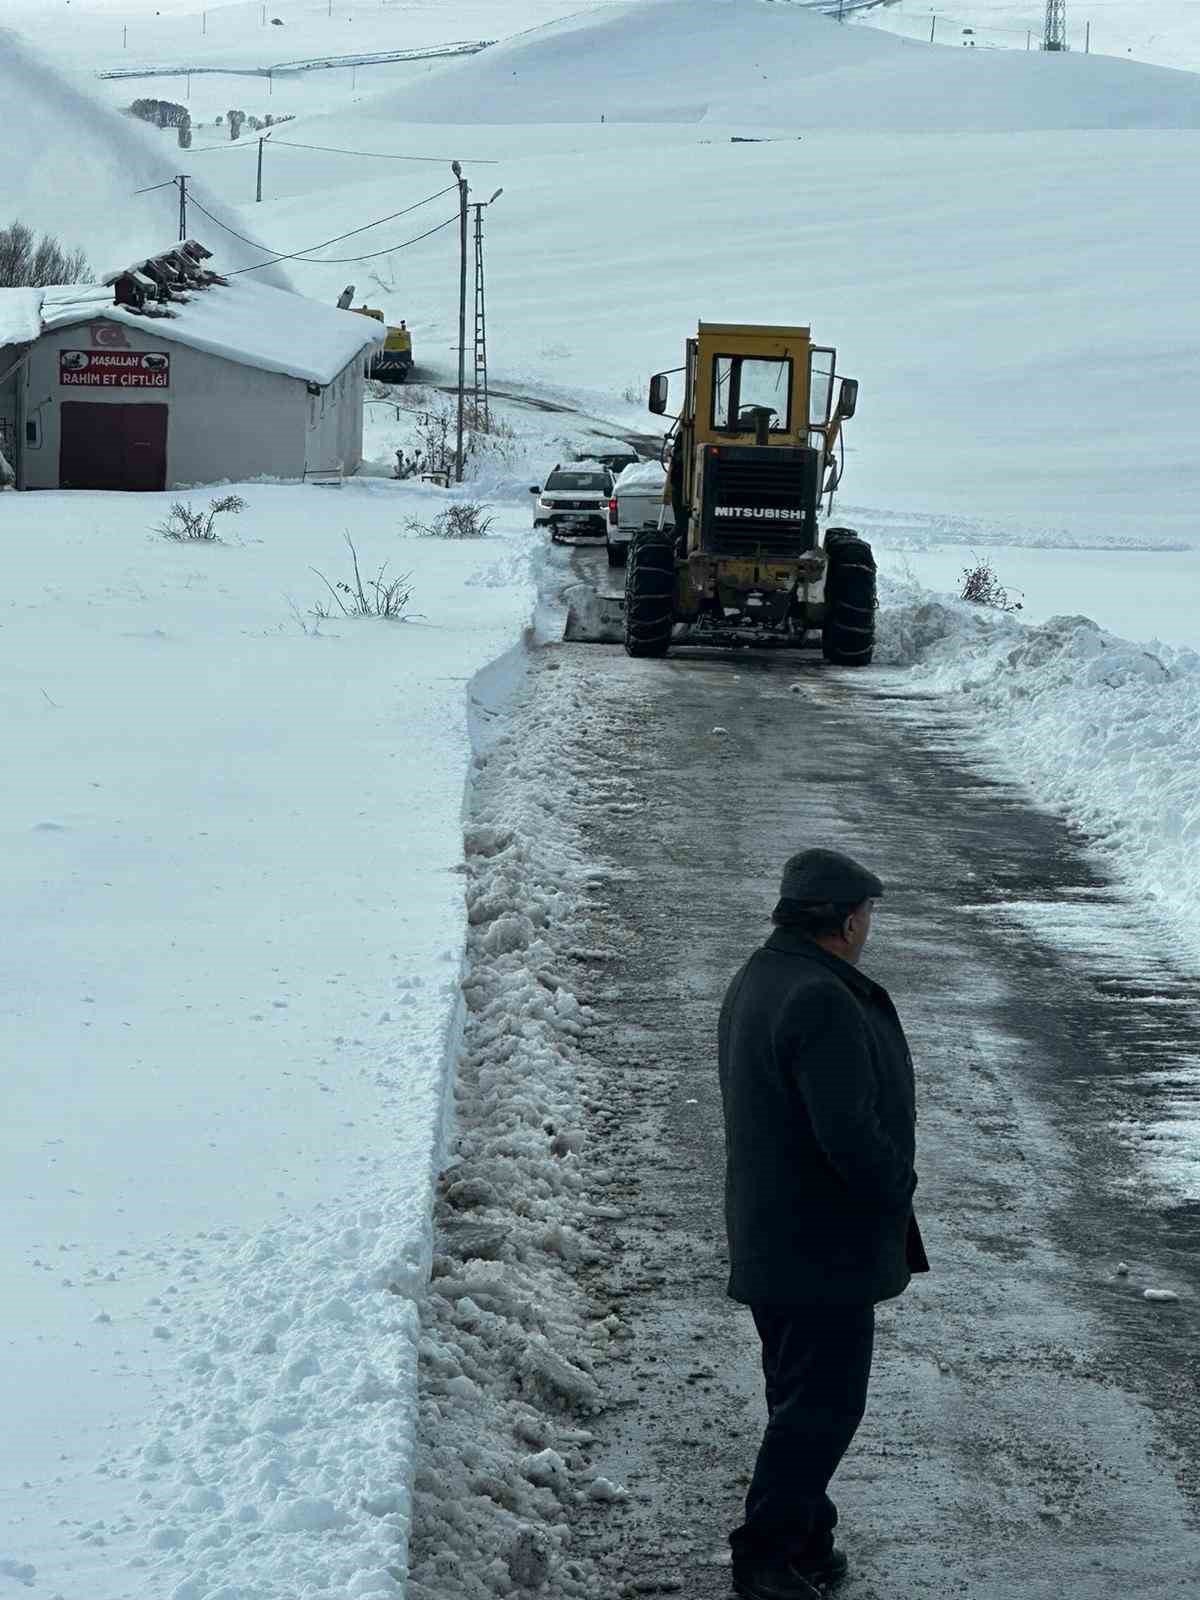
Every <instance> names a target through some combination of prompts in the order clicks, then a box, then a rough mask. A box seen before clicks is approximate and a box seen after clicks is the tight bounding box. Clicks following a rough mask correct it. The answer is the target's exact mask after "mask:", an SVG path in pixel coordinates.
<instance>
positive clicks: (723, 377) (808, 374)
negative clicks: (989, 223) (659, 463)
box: [566, 322, 876, 666]
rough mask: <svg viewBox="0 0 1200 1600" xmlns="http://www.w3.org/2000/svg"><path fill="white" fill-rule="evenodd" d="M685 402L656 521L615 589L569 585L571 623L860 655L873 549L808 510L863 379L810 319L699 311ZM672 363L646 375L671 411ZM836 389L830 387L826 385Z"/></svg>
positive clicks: (655, 399) (665, 638)
mask: <svg viewBox="0 0 1200 1600" xmlns="http://www.w3.org/2000/svg"><path fill="white" fill-rule="evenodd" d="M675 370H676V372H679V373H682V375H683V383H682V389H683V394H682V401H681V404H680V408H679V415H678V420H677V422H676V424H675V427H674V429H673V430H672V434H671V435H670V436H669V439H668V442H669V443H670V447H671V455H670V467H669V471H668V475H667V483H666V487H665V488H664V491H663V500H664V504H663V508H662V511H661V513H660V515H659V517H658V521H657V526H645V527H642V528H640V529H638V530H636V531H635V532H634V534H633V537H632V539H631V541H630V546H629V555H628V560H627V564H626V572H625V594H624V598H623V599H621V600H616V599H605V598H603V597H601V596H599V595H596V594H592V595H590V596H587V595H583V594H580V593H576V594H574V595H573V596H572V603H571V611H570V614H569V616H568V619H567V631H566V637H567V638H568V639H580V640H584V641H588V642H606V643H607V642H623V643H624V645H625V649H626V650H627V651H628V653H629V654H630V655H631V656H664V655H666V653H667V651H668V649H669V648H670V646H671V644H672V643H673V642H674V643H678V644H712V645H733V646H737V645H768V646H769V645H776V646H778V645H783V646H791V647H793V648H795V647H797V646H806V645H819V646H820V648H821V649H822V650H823V652H824V655H825V659H826V660H827V661H831V662H836V663H838V664H840V665H843V666H866V665H867V664H868V663H869V662H870V660H871V654H872V651H873V649H874V643H875V604H876V602H875V561H874V557H873V556H872V554H871V548H870V546H869V545H868V544H867V543H866V542H865V541H864V540H862V539H860V538H859V536H858V535H857V533H855V532H854V530H853V529H850V528H826V529H825V530H824V533H823V534H822V532H821V530H820V527H819V525H818V514H819V512H820V509H821V504H822V501H823V500H825V498H826V496H828V500H829V504H830V505H831V504H832V499H833V491H834V489H835V488H836V486H837V484H838V481H839V479H840V476H841V467H840V460H841V448H840V446H841V429H842V424H843V423H844V422H846V421H847V420H848V419H849V418H850V417H852V416H853V415H854V409H855V404H856V401H857V398H858V384H857V383H856V382H855V380H854V379H852V378H841V379H839V378H838V376H837V371H836V352H835V351H834V350H832V349H830V348H828V347H826V346H821V345H814V344H813V342H812V336H811V334H810V331H809V329H808V328H782V327H764V326H753V325H744V324H733V323H716V322H702V323H701V324H700V326H699V331H698V333H697V335H696V337H695V338H694V339H689V340H688V341H687V358H686V364H685V366H683V367H682V368H677V369H675ZM671 376H672V374H671V373H667V372H660V373H658V374H656V375H655V377H653V378H652V379H651V380H650V394H649V402H648V403H649V408H650V410H651V411H653V412H656V413H658V414H659V415H662V414H663V413H664V412H665V411H666V410H667V401H668V397H669V392H670V379H671ZM835 391H836V397H835Z"/></svg>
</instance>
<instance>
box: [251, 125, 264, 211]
mask: <svg viewBox="0 0 1200 1600" xmlns="http://www.w3.org/2000/svg"><path fill="white" fill-rule="evenodd" d="M264 143H265V141H264V140H262V139H260V140H259V141H258V184H257V187H256V188H255V191H254V198H255V200H260V201H261V199H262V152H263V144H264Z"/></svg>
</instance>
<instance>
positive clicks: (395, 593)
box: [309, 534, 412, 622]
mask: <svg viewBox="0 0 1200 1600" xmlns="http://www.w3.org/2000/svg"><path fill="white" fill-rule="evenodd" d="M346 543H347V544H348V545H349V546H350V559H351V561H352V563H353V566H354V581H353V582H352V583H351V582H347V581H345V580H343V579H339V581H338V582H337V583H330V581H329V579H328V578H327V577H326V576H325V574H324V573H323V572H319V571H317V568H316V567H311V568H310V569H309V570H310V571H311V572H316V574H317V577H318V578H320V580H321V582H322V583H323V584H324V585H325V587H326V588H327V589H328V590H329V593H330V594H331V595H332V596H333V599H334V601H335V603H336V604H337V607H338V609H339V610H340V611H341V613H342V615H343V616H344V617H386V618H387V619H388V620H389V621H392V622H403V621H405V620H406V619H405V615H404V614H405V612H406V611H407V610H408V603H409V601H410V600H411V599H412V574H411V573H408V572H406V573H402V574H401V575H400V576H399V577H397V578H388V577H387V565H388V564H387V562H386V561H385V562H384V563H383V565H382V566H381V567H380V569H379V571H378V572H377V573H376V574H375V576H374V577H373V578H368V579H366V581H365V582H364V580H363V576H362V572H361V571H360V569H359V565H358V551H357V550H356V549H355V548H354V541H353V539H351V537H350V535H349V534H347V535H346ZM312 614H313V616H314V617H330V616H332V615H333V613H332V612H331V611H330V610H329V608H328V606H324V605H321V604H320V603H318V604H317V605H315V606H314V607H313V610H312Z"/></svg>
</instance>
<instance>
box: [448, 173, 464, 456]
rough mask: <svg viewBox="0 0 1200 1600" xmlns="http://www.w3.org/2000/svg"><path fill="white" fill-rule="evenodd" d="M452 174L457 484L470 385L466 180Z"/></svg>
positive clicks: (459, 174) (455, 454) (457, 174)
mask: <svg viewBox="0 0 1200 1600" xmlns="http://www.w3.org/2000/svg"><path fill="white" fill-rule="evenodd" d="M450 171H451V172H452V173H453V174H454V181H455V182H456V183H457V184H458V240H459V273H458V431H457V433H456V435H455V446H454V481H455V483H461V482H462V475H463V398H464V390H465V388H466V381H467V180H466V179H465V178H464V177H463V175H462V168H461V167H460V166H459V164H458V162H457V161H452V162H451V163H450Z"/></svg>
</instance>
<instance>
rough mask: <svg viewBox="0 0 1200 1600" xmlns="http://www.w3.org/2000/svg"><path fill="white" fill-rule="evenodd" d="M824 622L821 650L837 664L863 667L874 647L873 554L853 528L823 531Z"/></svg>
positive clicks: (868, 663)
mask: <svg viewBox="0 0 1200 1600" xmlns="http://www.w3.org/2000/svg"><path fill="white" fill-rule="evenodd" d="M825 553H826V555H827V556H828V557H829V574H828V577H827V578H826V580H825V626H824V627H823V629H822V630H821V650H822V653H823V654H824V657H825V659H826V661H828V662H830V663H831V664H832V665H834V666H839V667H867V666H870V664H871V657H872V655H873V654H874V651H875V606H876V600H875V557H874V556H873V555H872V553H871V546H870V545H869V544H868V543H867V542H866V540H865V539H860V538H859V536H858V535H857V533H855V532H854V530H853V528H830V529H829V530H828V532H827V533H826V535H825Z"/></svg>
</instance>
